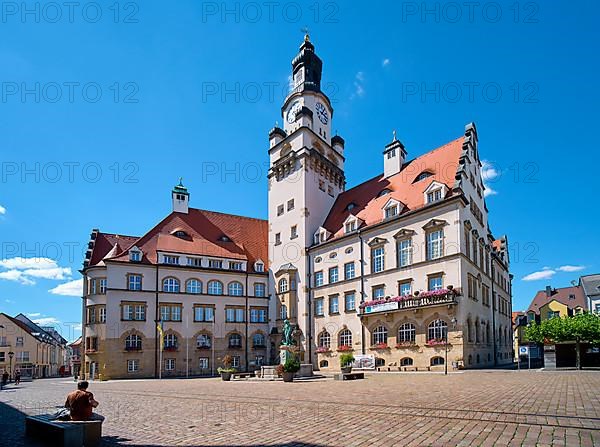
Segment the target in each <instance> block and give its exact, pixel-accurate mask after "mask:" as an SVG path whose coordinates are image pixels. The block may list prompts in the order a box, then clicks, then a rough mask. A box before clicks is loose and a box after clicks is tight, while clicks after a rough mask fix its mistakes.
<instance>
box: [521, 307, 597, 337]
mask: <svg viewBox="0 0 600 447" xmlns="http://www.w3.org/2000/svg"><path fill="white" fill-rule="evenodd" d="M525 336H526V337H527V339H528V340H529V341H532V342H536V343H544V342H552V343H561V342H567V341H576V342H587V343H593V344H600V315H597V314H592V313H587V312H586V313H582V314H579V315H574V316H572V317H568V316H565V317H562V318H558V317H555V318H550V319H548V320H544V321H542V323H541V324H538V323H530V324H529V325H528V326H527V329H526V330H525Z"/></svg>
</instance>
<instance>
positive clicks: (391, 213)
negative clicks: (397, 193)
mask: <svg viewBox="0 0 600 447" xmlns="http://www.w3.org/2000/svg"><path fill="white" fill-rule="evenodd" d="M397 215H398V205H392V206H388V207H387V208H386V209H385V218H386V219H390V218H391V217H395V216H397Z"/></svg>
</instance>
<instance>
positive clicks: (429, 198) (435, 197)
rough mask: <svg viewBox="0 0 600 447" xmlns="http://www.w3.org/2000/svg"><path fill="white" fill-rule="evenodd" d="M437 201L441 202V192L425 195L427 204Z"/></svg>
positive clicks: (436, 191)
mask: <svg viewBox="0 0 600 447" xmlns="http://www.w3.org/2000/svg"><path fill="white" fill-rule="evenodd" d="M438 200H442V190H441V189H436V190H435V191H431V192H430V193H427V203H433V202H437V201H438Z"/></svg>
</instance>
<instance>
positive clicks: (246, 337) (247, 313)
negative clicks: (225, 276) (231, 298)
mask: <svg viewBox="0 0 600 447" xmlns="http://www.w3.org/2000/svg"><path fill="white" fill-rule="evenodd" d="M244 290H245V291H246V311H245V314H246V317H245V318H244V320H245V322H246V323H245V326H246V335H245V339H246V343H245V345H246V372H248V366H249V365H248V343H249V340H248V318H249V316H250V314H249V312H248V311H249V309H248V294H249V290H248V263H246V288H245V289H244Z"/></svg>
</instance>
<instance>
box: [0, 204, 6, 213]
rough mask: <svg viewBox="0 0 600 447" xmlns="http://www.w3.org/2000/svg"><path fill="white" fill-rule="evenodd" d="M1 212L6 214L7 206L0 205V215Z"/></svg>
mask: <svg viewBox="0 0 600 447" xmlns="http://www.w3.org/2000/svg"><path fill="white" fill-rule="evenodd" d="M1 214H6V208H4V207H3V206H2V205H0V215H1Z"/></svg>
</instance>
